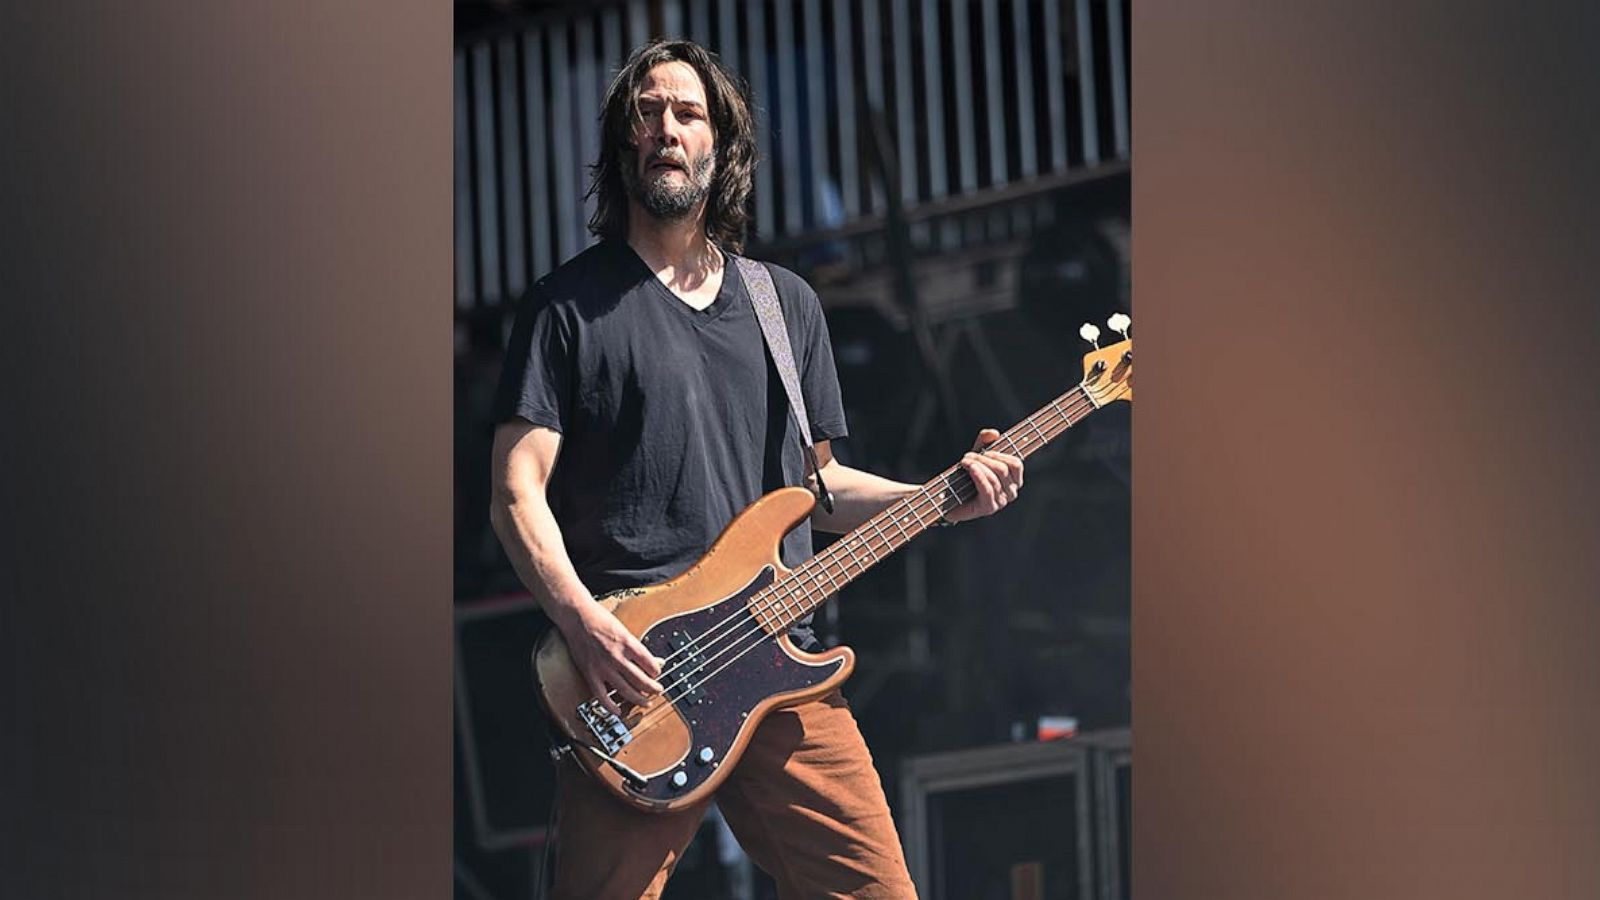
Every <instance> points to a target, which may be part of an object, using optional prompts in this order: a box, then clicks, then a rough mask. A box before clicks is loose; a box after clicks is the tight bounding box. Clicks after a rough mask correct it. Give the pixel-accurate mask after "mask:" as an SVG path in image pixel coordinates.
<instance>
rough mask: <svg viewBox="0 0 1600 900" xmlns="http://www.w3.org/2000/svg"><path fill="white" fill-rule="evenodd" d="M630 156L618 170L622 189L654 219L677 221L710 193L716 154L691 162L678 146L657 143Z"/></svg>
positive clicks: (706, 152) (705, 153)
mask: <svg viewBox="0 0 1600 900" xmlns="http://www.w3.org/2000/svg"><path fill="white" fill-rule="evenodd" d="M630 156H631V157H632V159H630V160H629V161H628V163H627V164H626V165H624V166H623V167H622V173H623V179H622V180H623V186H624V187H625V188H626V189H627V191H628V196H629V197H631V198H632V199H634V200H636V201H638V203H639V205H640V206H641V207H643V208H644V210H645V212H647V213H649V214H650V215H651V216H652V217H654V218H657V219H661V220H662V221H666V222H675V221H678V220H681V219H683V218H684V217H685V216H687V215H689V214H690V213H692V212H694V210H695V209H696V208H697V207H698V206H699V205H700V203H701V201H703V200H704V199H705V198H706V195H707V194H709V193H710V192H711V179H712V177H713V176H714V175H715V174H716V170H717V155H716V153H715V152H714V151H712V150H710V149H707V150H706V151H705V152H703V153H701V154H699V155H698V156H696V157H695V158H693V159H691V158H690V156H689V154H688V152H687V151H685V150H684V149H683V147H682V146H681V145H680V146H669V145H663V144H657V145H656V146H655V147H654V149H653V150H651V151H649V152H646V153H640V152H638V151H637V150H636V151H635V152H634V153H632V154H630Z"/></svg>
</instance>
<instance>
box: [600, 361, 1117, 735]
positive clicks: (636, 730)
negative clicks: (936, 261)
mask: <svg viewBox="0 0 1600 900" xmlns="http://www.w3.org/2000/svg"><path fill="white" fill-rule="evenodd" d="M1118 396H1120V395H1114V396H1109V397H1108V399H1109V400H1115V399H1118ZM1084 399H1087V400H1089V407H1088V408H1086V409H1085V408H1080V409H1077V410H1070V411H1068V410H1060V409H1056V410H1055V413H1056V414H1057V415H1059V416H1060V417H1061V419H1062V423H1061V425H1060V427H1059V428H1057V427H1056V426H1055V425H1054V424H1052V425H1051V426H1050V428H1051V431H1052V432H1053V433H1052V434H1050V435H1049V436H1048V437H1045V438H1043V440H1041V441H1039V444H1038V446H1034V447H1031V448H1030V449H1028V450H1025V451H1023V452H1024V453H1025V454H1026V453H1032V452H1034V451H1035V450H1037V449H1039V447H1042V446H1044V444H1046V443H1048V442H1049V441H1051V440H1054V439H1055V438H1056V437H1059V436H1060V435H1061V434H1062V433H1064V432H1065V431H1066V430H1067V429H1068V428H1070V427H1072V426H1073V425H1075V424H1077V422H1078V421H1080V420H1081V419H1082V415H1078V416H1077V417H1076V418H1074V413H1082V414H1084V415H1086V414H1087V413H1088V412H1090V411H1092V410H1093V409H1094V408H1097V407H1098V406H1099V405H1102V404H1096V403H1095V402H1094V401H1093V398H1091V397H1088V395H1087V392H1085V397H1084ZM1073 402H1074V403H1076V402H1077V400H1076V399H1074V401H1073ZM1059 404H1060V401H1059V400H1058V401H1056V402H1053V403H1052V404H1050V406H1049V407H1046V408H1047V409H1048V408H1051V407H1058V406H1059ZM1042 411H1043V410H1041V412H1042ZM1033 418H1034V417H1033V416H1030V417H1029V419H1033ZM1025 421H1026V420H1025ZM1012 430H1013V431H1015V430H1016V429H1012ZM1016 440H1017V438H1016V437H1013V436H1011V435H1009V434H1008V435H1006V436H1003V437H1002V438H1001V439H1000V440H997V441H995V443H994V444H991V445H989V447H986V448H985V449H990V448H993V447H995V446H997V445H999V444H1001V443H1008V444H1012V448H1013V449H1019V448H1017V447H1016ZM1023 440H1024V442H1026V443H1031V442H1032V439H1030V438H1023ZM956 471H959V469H958V467H956V466H952V467H951V468H950V469H947V470H945V472H943V473H940V476H936V477H935V478H934V479H930V481H929V482H928V484H929V485H931V484H932V483H933V482H934V481H937V480H939V479H940V478H944V479H946V481H947V482H948V479H949V476H951V475H953V474H954V473H955V472H956ZM927 488H928V485H924V486H923V488H922V489H921V490H919V492H918V493H917V494H916V495H912V496H913V497H915V498H916V500H915V502H913V503H910V504H908V508H914V507H918V506H921V505H922V504H923V503H924V502H925V501H926V502H930V503H931V505H932V509H933V510H934V511H941V510H940V508H939V501H938V498H937V496H936V495H933V494H929V493H928V492H927ZM946 490H947V491H949V492H950V493H953V494H954V495H955V498H956V499H957V501H958V502H957V505H959V504H960V503H964V502H966V501H967V500H969V499H971V496H976V485H974V484H973V483H972V482H971V480H970V478H969V479H967V480H965V481H961V482H957V483H956V484H955V485H954V486H953V487H951V486H949V485H948V484H947V486H946ZM891 509H892V508H891ZM926 511H927V510H922V512H926ZM887 512H888V510H885V511H884V513H880V514H879V515H878V516H875V517H874V521H876V520H878V519H880V518H883V517H884V516H885V514H886V513H887ZM878 524H879V525H880V528H881V524H882V523H878ZM908 542H909V539H908ZM901 546H904V544H902V545H901ZM829 549H830V550H831V549H833V548H831V547H830V548H829ZM898 549H899V548H898V547H893V548H891V552H893V550H898ZM824 552H826V551H824ZM851 552H852V555H853V553H854V551H851ZM888 555H889V554H883V555H882V556H880V557H879V558H878V559H871V560H869V561H868V562H867V563H866V564H865V565H861V562H860V560H859V559H853V560H850V561H854V562H856V563H857V564H858V565H861V571H863V572H864V571H866V569H867V568H870V567H871V566H872V565H875V564H876V563H877V562H878V560H879V559H882V558H886V557H887V556H888ZM823 569H824V572H826V564H824V565H823ZM842 570H843V572H844V573H845V574H846V575H847V576H848V572H849V567H848V561H847V562H846V564H845V565H844V566H843V567H842ZM847 580H848V577H847ZM831 590H832V589H831V588H828V589H824V590H822V591H821V592H820V593H815V592H810V591H808V592H806V593H805V594H804V595H803V596H804V600H806V601H810V602H811V603H813V604H814V603H815V602H818V601H819V600H820V599H821V598H824V597H826V596H827V595H828V593H831ZM759 599H761V595H759V594H758V595H757V596H756V597H754V598H752V600H751V602H752V603H754V602H756V601H757V600H759ZM747 608H748V607H747ZM785 608H787V607H785ZM791 612H792V611H791ZM729 619H737V613H736V614H734V615H732V616H729V617H728V619H725V620H724V621H728V620H729ZM780 633H781V632H780ZM752 635H755V640H754V641H751V642H749V643H743V642H744V641H745V639H747V638H749V637H751V636H752ZM775 637H776V635H773V634H771V633H769V632H767V630H766V628H765V626H762V625H761V624H760V623H759V621H758V622H757V624H756V627H755V628H754V629H752V630H750V631H746V632H745V633H743V634H742V635H739V636H737V637H735V638H734V639H733V640H732V642H731V643H730V644H729V645H728V646H725V647H722V648H720V649H719V650H717V651H716V653H715V654H714V655H713V656H712V657H711V658H710V659H707V660H705V661H703V662H702V663H701V664H700V665H699V666H697V667H695V669H693V670H692V671H690V672H689V674H688V676H686V677H693V676H694V675H695V674H697V673H698V672H700V671H702V670H704V669H705V667H706V666H708V665H710V664H712V663H713V662H716V661H717V660H718V659H720V658H722V657H723V656H725V655H726V654H728V653H729V652H734V656H732V657H731V658H729V659H728V660H727V661H726V662H724V663H722V665H721V666H719V667H717V669H715V670H714V671H712V672H711V673H709V674H707V675H705V676H704V677H702V678H701V679H700V680H699V681H696V682H694V683H693V684H689V685H687V686H684V687H683V688H682V689H681V690H679V691H678V692H677V694H676V696H673V695H672V694H667V693H665V692H664V694H665V696H666V697H667V701H668V702H667V703H664V704H661V705H660V706H658V707H657V708H656V709H655V710H652V711H651V712H649V713H647V714H646V715H645V716H644V717H642V718H641V719H640V721H639V722H638V723H637V724H635V725H634V727H633V728H632V729H631V732H632V733H633V734H635V735H637V734H640V733H642V732H643V731H645V730H648V729H649V728H651V727H653V726H654V725H656V724H658V723H659V722H661V721H662V720H663V719H665V718H667V716H668V711H669V710H672V709H674V707H673V703H674V702H676V701H677V700H679V699H681V698H683V697H684V696H686V695H687V694H689V693H691V692H693V691H695V690H698V689H700V688H701V687H703V686H704V685H705V684H706V683H708V682H709V681H710V680H711V679H712V678H714V677H716V676H717V675H718V674H720V673H721V672H722V671H723V670H725V669H727V668H728V666H730V665H732V664H733V663H735V662H737V661H738V660H739V659H741V658H743V657H744V656H745V655H747V654H748V653H750V652H751V651H752V650H754V649H756V648H757V647H759V646H761V644H762V642H763V641H765V640H768V639H773V638H775ZM741 644H742V647H741ZM735 651H736V652H735Z"/></svg>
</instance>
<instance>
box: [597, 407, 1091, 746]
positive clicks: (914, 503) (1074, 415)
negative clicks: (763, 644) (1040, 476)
mask: <svg viewBox="0 0 1600 900" xmlns="http://www.w3.org/2000/svg"><path fill="white" fill-rule="evenodd" d="M1075 393H1081V396H1073V395H1074V394H1075ZM1111 399H1115V398H1114V397H1113V398H1111ZM1084 401H1087V405H1084ZM1063 403H1067V404H1069V405H1068V408H1066V409H1063V408H1062V404H1063ZM1095 408H1097V404H1096V403H1095V402H1094V399H1093V398H1092V397H1091V396H1090V395H1089V393H1088V391H1087V390H1085V389H1084V387H1083V385H1079V386H1078V387H1077V388H1074V389H1073V390H1072V391H1068V392H1066V393H1065V394H1063V395H1062V396H1060V397H1058V398H1056V399H1055V400H1054V401H1052V402H1051V403H1049V404H1047V405H1046V406H1044V407H1041V408H1040V409H1039V410H1037V411H1036V412H1035V413H1034V414H1033V415H1030V416H1029V417H1028V418H1027V419H1024V420H1023V421H1022V422H1020V423H1018V425H1017V426H1015V427H1013V428H1012V429H1010V430H1009V431H1008V432H1007V434H1005V435H1003V436H1001V438H1000V439H998V440H996V441H995V442H994V443H993V444H991V445H989V446H987V447H985V449H986V450H987V449H1000V450H1005V449H1008V448H1007V447H1004V446H1001V445H1003V444H1005V445H1010V448H1009V449H1012V450H1013V451H1015V450H1018V449H1021V448H1019V447H1018V446H1017V442H1018V441H1019V440H1020V441H1021V442H1023V443H1024V444H1025V445H1033V444H1034V439H1032V438H1029V437H1027V436H1026V435H1025V434H1019V433H1018V432H1020V431H1021V430H1022V426H1024V425H1028V426H1030V427H1032V428H1033V429H1034V432H1035V433H1036V434H1039V435H1040V438H1039V439H1038V440H1037V444H1036V445H1033V446H1029V447H1028V449H1025V450H1022V453H1023V455H1027V454H1030V453H1033V452H1034V451H1036V450H1038V449H1039V448H1040V447H1042V446H1044V445H1045V444H1046V443H1048V442H1049V441H1051V440H1054V439H1055V438H1056V437H1059V436H1060V435H1061V434H1062V433H1063V432H1065V431H1066V429H1068V428H1070V427H1072V426H1073V425H1074V424H1076V423H1077V422H1078V421H1079V420H1081V419H1082V418H1083V416H1085V415H1087V414H1088V413H1089V412H1092V411H1093V410H1094V409H1095ZM1041 416H1045V417H1047V418H1052V417H1054V418H1059V419H1060V420H1061V422H1060V423H1059V427H1058V426H1057V424H1055V423H1052V424H1051V426H1050V428H1051V430H1052V433H1051V434H1050V435H1049V436H1044V435H1043V432H1041V431H1040V430H1039V428H1038V420H1039V419H1040V417H1041ZM957 473H960V474H962V475H965V473H964V472H962V471H961V470H960V468H959V466H958V465H957V466H951V467H950V468H948V469H946V470H945V471H943V472H941V473H940V474H939V475H936V476H934V478H932V479H929V481H928V482H927V483H926V484H924V485H923V486H922V487H921V488H919V489H918V492H917V493H916V494H913V495H908V498H907V499H908V502H907V503H906V504H905V508H906V509H907V510H910V511H913V512H914V513H915V516H914V518H915V519H917V520H919V524H920V525H922V527H923V528H924V529H926V528H927V527H928V525H930V524H931V522H921V521H920V519H921V517H922V516H923V515H924V514H925V513H926V512H928V511H929V510H928V509H927V508H926V507H923V506H922V504H923V503H925V502H931V504H932V507H933V511H941V510H939V502H940V500H939V494H930V493H928V492H929V490H930V488H932V487H934V486H935V482H941V484H939V485H938V486H939V487H940V488H941V493H944V494H946V495H950V496H954V497H955V499H956V502H955V504H954V505H957V506H959V505H960V504H961V503H964V502H966V500H968V499H970V497H968V496H966V495H965V492H964V489H965V488H966V487H969V486H972V485H971V482H970V481H967V480H956V479H955V476H956V475H957ZM972 487H974V489H975V486H972ZM898 506H899V504H896V506H895V507H890V508H889V509H887V510H884V512H882V513H880V514H878V515H877V516H874V517H873V518H872V519H871V520H869V521H868V522H867V523H866V525H864V526H863V527H862V529H861V532H862V542H863V543H864V542H865V541H866V540H867V538H868V537H872V536H876V537H879V538H881V537H882V535H883V531H884V529H885V526H886V525H887V524H888V523H890V522H893V523H894V524H895V525H896V526H898V527H900V530H901V532H902V534H903V533H904V527H903V526H901V525H900V517H899V516H890V515H889V514H890V513H891V512H893V511H894V510H895V509H896V508H897V507H898ZM869 529H870V530H871V531H872V532H874V533H875V534H874V535H868V534H866V532H868V531H869ZM914 537H915V535H912V536H909V537H906V538H905V540H904V541H903V542H902V543H901V544H900V545H898V546H889V547H888V548H887V549H888V552H887V553H883V554H880V555H879V556H878V558H872V557H873V551H872V549H871V548H870V547H864V548H863V549H864V550H865V554H866V555H867V556H868V557H869V559H868V561H867V562H866V563H862V561H861V560H860V558H859V554H858V553H857V551H856V549H855V548H853V547H851V548H846V549H845V550H842V551H835V549H834V548H833V547H830V548H828V549H827V550H825V551H823V553H821V554H818V555H817V556H816V557H813V559H812V560H811V561H808V562H809V563H810V564H811V565H813V566H815V567H816V568H820V569H821V570H822V574H824V575H825V576H827V577H828V578H829V579H830V580H836V578H837V576H836V575H835V573H833V572H830V571H829V568H828V566H829V564H830V563H831V562H833V560H834V559H835V558H837V557H840V556H844V555H845V554H846V553H848V554H849V558H846V559H843V560H840V561H839V574H842V575H844V583H847V582H848V581H850V580H852V579H853V578H854V577H856V576H852V575H850V564H851V563H852V562H853V563H855V564H856V566H858V567H859V569H860V572H865V571H866V570H867V569H868V568H870V567H871V566H873V565H876V564H877V562H878V560H879V559H881V558H884V557H887V556H888V555H889V554H890V553H893V552H895V551H897V550H898V549H899V548H900V547H902V546H904V545H905V544H906V543H909V542H910V541H911V540H912V539H913V538H914ZM842 543H843V542H841V544H842ZM888 543H889V544H892V543H893V539H892V538H891V539H890V541H889V542H888ZM836 546H837V545H836ZM860 572H858V573H857V574H858V575H859V574H860ZM785 580H786V581H788V580H790V579H785ZM837 587H838V585H837V584H833V583H830V584H829V586H828V587H826V588H823V589H822V590H821V591H820V592H818V593H817V594H816V595H813V594H811V593H805V594H796V593H795V592H794V591H793V588H792V587H790V586H789V585H782V586H781V587H780V586H778V585H773V586H769V587H767V588H764V589H763V590H762V591H761V592H758V593H757V594H756V595H755V596H753V597H752V598H751V599H750V602H749V603H747V604H746V606H745V607H744V609H743V610H740V611H736V612H734V613H732V614H730V615H729V616H727V617H726V618H724V619H722V620H721V621H719V622H717V623H716V624H714V625H712V627H711V628H708V629H707V630H706V631H705V632H703V633H702V634H701V635H699V636H697V637H696V638H695V639H694V640H693V641H690V642H689V643H688V644H685V645H684V646H683V647H681V648H679V649H678V650H675V651H673V653H671V654H669V655H668V657H667V658H666V661H669V662H670V661H671V660H672V659H674V658H676V657H679V656H681V655H682V654H684V653H686V652H689V651H691V650H693V649H695V645H696V644H700V643H702V642H704V643H706V644H707V647H708V648H709V646H710V645H712V644H715V643H717V642H718V641H720V640H722V639H723V638H724V637H725V635H716V636H715V637H713V635H715V633H716V632H717V631H718V630H720V629H722V626H724V625H728V624H730V623H731V624H732V625H733V628H732V629H728V630H736V629H737V628H738V625H739V623H740V622H741V621H742V617H741V616H740V612H746V611H749V610H750V608H751V607H752V606H755V605H757V604H761V606H760V608H759V609H758V610H757V611H756V612H755V613H752V614H751V618H752V619H755V624H756V629H755V630H754V631H747V632H745V633H743V634H740V635H736V636H735V637H733V638H732V639H731V640H732V643H731V645H730V646H727V647H723V648H720V649H718V650H716V651H715V652H714V653H713V655H712V656H711V658H710V659H706V660H702V661H700V664H699V665H698V666H696V667H695V668H694V669H693V670H691V671H690V672H689V673H688V675H687V676H684V677H693V675H694V674H695V673H696V672H699V671H701V670H703V669H704V668H705V667H706V666H707V665H710V664H711V663H713V662H715V661H716V660H717V659H718V658H720V657H721V656H723V655H724V654H725V653H726V652H728V650H730V649H736V648H737V646H738V644H739V641H741V640H742V639H743V638H746V637H748V636H750V635H751V634H753V633H756V632H761V631H765V630H766V626H765V625H764V624H763V617H761V616H760V613H763V612H769V611H772V610H773V607H774V604H773V602H772V601H773V600H774V599H776V600H778V601H779V603H778V604H777V607H778V608H779V609H781V610H782V611H783V612H784V613H786V614H788V615H790V616H793V614H794V613H795V611H796V610H795V609H794V608H791V606H790V602H789V600H788V599H784V598H783V597H781V596H773V595H769V592H773V594H776V593H779V592H786V593H788V594H790V595H791V596H792V599H794V600H796V601H799V603H798V606H799V608H800V610H801V611H802V614H803V610H804V609H805V608H806V602H807V601H810V602H811V603H812V605H814V604H815V603H816V602H818V601H819V599H820V598H822V597H826V596H827V595H828V594H829V593H832V592H833V591H834V590H836V589H837ZM764 595H766V596H764ZM785 627H786V626H785ZM758 643H759V639H758ZM690 664H692V661H691V663H690ZM679 671H681V666H680V667H673V668H669V669H666V670H664V671H663V672H662V676H663V677H668V676H670V675H672V674H677V673H678V672H679ZM718 671H720V669H719V670H718ZM696 687H698V685H695V686H692V687H690V688H686V689H685V692H687V691H688V690H693V689H695V688H696ZM607 695H608V696H610V697H612V698H613V699H615V695H616V691H615V690H612V691H608V692H607ZM680 696H681V694H680ZM641 724H643V722H642V720H641Z"/></svg>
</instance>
